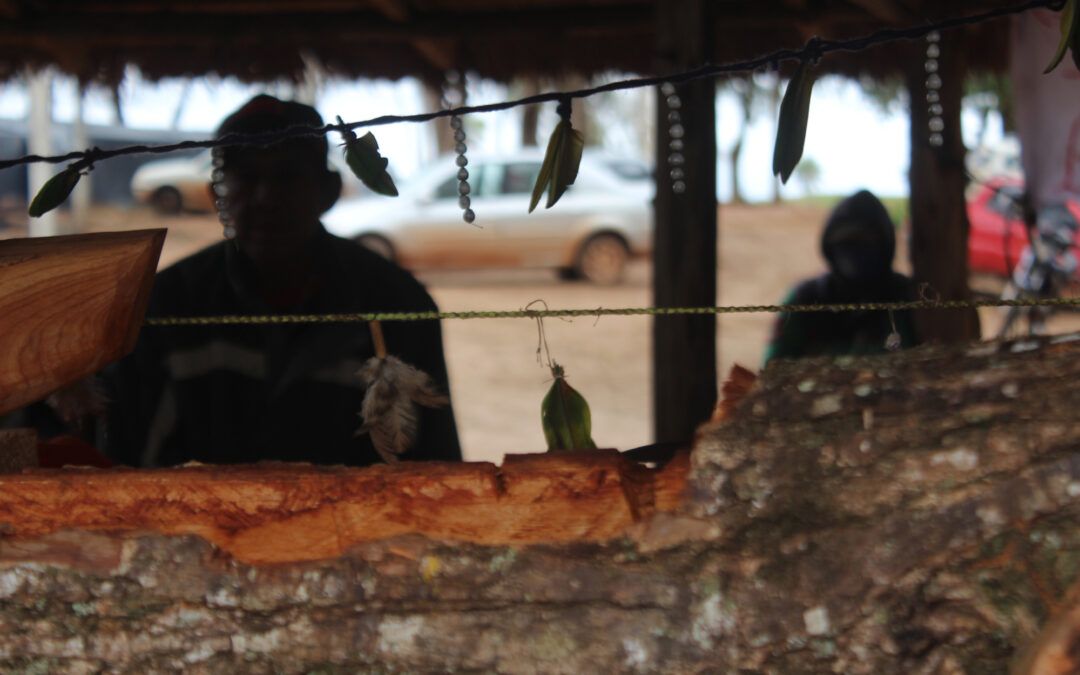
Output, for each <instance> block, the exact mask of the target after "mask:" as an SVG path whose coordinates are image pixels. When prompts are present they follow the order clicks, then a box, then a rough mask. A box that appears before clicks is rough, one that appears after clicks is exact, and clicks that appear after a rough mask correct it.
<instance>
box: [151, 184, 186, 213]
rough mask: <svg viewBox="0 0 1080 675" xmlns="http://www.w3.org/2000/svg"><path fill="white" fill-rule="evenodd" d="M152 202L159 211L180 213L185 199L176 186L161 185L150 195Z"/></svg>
mask: <svg viewBox="0 0 1080 675" xmlns="http://www.w3.org/2000/svg"><path fill="white" fill-rule="evenodd" d="M150 203H151V204H152V205H153V207H154V210H156V211H157V212H158V213H180V208H181V207H183V205H184V200H183V199H182V198H181V197H180V191H179V190H177V189H176V188H174V187H169V186H165V187H160V188H158V189H157V190H155V191H154V194H153V196H151V197H150Z"/></svg>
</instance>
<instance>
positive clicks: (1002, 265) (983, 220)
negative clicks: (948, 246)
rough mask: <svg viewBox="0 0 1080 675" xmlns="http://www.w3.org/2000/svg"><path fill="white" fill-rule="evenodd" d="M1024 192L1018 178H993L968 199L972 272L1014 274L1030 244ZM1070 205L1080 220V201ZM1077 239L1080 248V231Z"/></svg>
mask: <svg viewBox="0 0 1080 675" xmlns="http://www.w3.org/2000/svg"><path fill="white" fill-rule="evenodd" d="M1023 193H1024V184H1023V183H1022V182H1020V181H1018V180H1016V179H1014V178H1003V177H998V178H991V179H990V180H989V181H987V182H986V184H985V185H982V186H980V187H979V189H978V191H977V192H976V194H975V196H974V197H973V198H972V199H971V200H970V201H968V204H967V214H968V220H969V221H970V222H971V230H970V231H969V232H968V266H969V268H970V270H971V271H972V272H979V273H983V274H992V275H994V276H998V277H1002V278H1006V279H1008V278H1010V277H1011V275H1012V271H1013V269H1014V268H1015V267H1016V264H1017V263H1018V262H1019V261H1020V258H1021V256H1022V254H1023V252H1024V248H1026V247H1027V245H1028V232H1027V227H1026V226H1025V225H1024V218H1023V215H1022V214H1021V211H1020V207H1019V204H1018V200H1019V199H1020V197H1021V195H1023ZM1066 208H1068V210H1069V212H1070V213H1071V214H1072V216H1073V218H1075V219H1076V221H1077V222H1080V204H1077V203H1076V202H1075V201H1069V202H1066ZM1073 241H1074V244H1073V245H1074V246H1076V247H1080V231H1078V232H1077V233H1076V234H1075V236H1074V238H1073ZM1074 278H1075V277H1074Z"/></svg>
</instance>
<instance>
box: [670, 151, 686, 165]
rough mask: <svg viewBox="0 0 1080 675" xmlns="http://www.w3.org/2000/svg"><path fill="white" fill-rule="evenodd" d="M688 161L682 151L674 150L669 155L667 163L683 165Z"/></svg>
mask: <svg viewBox="0 0 1080 675" xmlns="http://www.w3.org/2000/svg"><path fill="white" fill-rule="evenodd" d="M684 162H686V158H685V157H683V156H682V153H681V152H673V153H671V154H670V155H668V158H667V163H668V164H669V165H670V166H682V165H683V163H684Z"/></svg>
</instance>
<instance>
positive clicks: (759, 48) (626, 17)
mask: <svg viewBox="0 0 1080 675" xmlns="http://www.w3.org/2000/svg"><path fill="white" fill-rule="evenodd" d="M672 1H675V0H221V1H219V0H183V1H176V2H169V1H165V0H148V1H139V0H52V1H45V2H43V1H42V0H0V20H2V23H0V78H7V77H10V76H12V75H14V74H16V73H18V72H19V70H20V69H21V68H23V67H25V66H36V65H42V64H55V65H57V66H58V67H59V68H60V69H61V70H63V71H65V72H67V73H70V74H73V75H77V76H79V77H80V78H81V79H83V80H84V81H98V82H106V83H108V82H117V81H119V80H120V79H121V78H122V74H123V70H124V66H125V65H126V64H128V63H132V64H135V65H137V66H138V67H139V68H140V69H141V71H142V72H143V74H144V75H145V76H147V77H150V78H160V77H167V76H183V75H203V74H208V73H217V74H220V75H232V76H236V77H239V78H241V79H243V80H246V81H265V80H270V79H275V78H278V77H282V76H285V77H297V76H298V75H299V74H300V73H301V72H303V58H305V57H311V58H314V59H315V60H317V62H318V63H319V64H320V65H322V66H323V67H324V68H326V69H327V70H329V71H330V72H331V73H336V74H341V75H346V76H353V77H381V78H391V79H396V78H400V77H403V76H406V75H413V76H419V77H422V78H425V79H430V80H437V79H440V78H441V75H442V73H443V72H445V71H446V70H448V69H459V70H472V71H475V72H476V73H478V74H480V75H483V76H486V77H491V78H494V79H498V80H504V81H505V80H508V79H510V78H511V77H513V76H515V75H519V74H545V75H557V74H561V73H568V72H576V73H581V74H590V73H595V72H600V71H608V70H622V71H626V72H638V73H651V72H654V71H655V68H656V67H655V63H656V54H655V53H656V48H655V45H656V35H655V26H656V21H655V15H656V3H658V2H672ZM1000 5H1001V3H1000V2H994V1H993V0H953V1H950V2H947V3H942V2H937V1H936V0H716V1H715V2H713V3H712V4H711V11H712V12H713V17H712V22H713V23H714V24H715V27H716V28H715V33H714V35H715V40H714V43H715V50H714V51H715V54H714V56H713V58H712V61H713V62H716V63H724V62H729V61H734V60H741V59H745V58H748V57H751V56H756V55H760V54H762V53H764V52H768V51H771V50H773V49H776V48H780V47H798V46H800V45H802V44H803V43H804V42H805V41H806V39H807V38H808V37H810V36H811V35H820V36H822V37H827V38H834V39H841V38H848V37H854V36H858V35H861V34H866V33H868V32H870V31H873V30H876V29H879V28H883V27H887V26H917V25H921V24H923V23H925V22H926V21H928V20H934V19H937V18H941V17H943V16H946V15H948V16H957V15H963V14H970V13H974V12H978V11H983V10H986V9H990V8H993V7H999V6H1000ZM1005 25H1006V21H1004V20H997V21H993V22H988V23H985V24H981V25H980V26H979V27H977V28H974V29H965V31H966V32H967V34H968V35H969V36H970V37H971V38H972V39H974V40H975V41H976V43H977V44H978V45H979V48H977V49H974V50H971V51H972V53H971V57H972V59H973V60H974V65H976V66H985V67H990V68H1000V67H1001V66H1002V65H1003V59H1004V56H1005V48H1004V47H1005V40H1004V35H1005ZM901 51H902V50H898V49H896V48H894V47H890V46H886V47H880V48H876V49H873V50H869V51H867V52H862V53H860V54H857V55H836V56H830V57H829V58H828V59H826V61H825V66H826V67H827V68H830V69H833V70H839V71H841V72H846V73H849V74H854V73H856V72H858V71H863V72H866V73H870V74H877V75H880V74H883V73H889V72H896V71H897V70H898V68H899V67H900V65H901V63H902V61H901V60H900V58H899V55H898V53H899V52H901Z"/></svg>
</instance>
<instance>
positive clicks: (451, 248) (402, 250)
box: [323, 148, 654, 284]
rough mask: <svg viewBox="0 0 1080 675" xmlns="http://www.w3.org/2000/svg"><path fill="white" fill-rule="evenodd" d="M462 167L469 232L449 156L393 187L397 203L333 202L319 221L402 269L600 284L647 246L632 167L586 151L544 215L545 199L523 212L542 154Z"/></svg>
mask: <svg viewBox="0 0 1080 675" xmlns="http://www.w3.org/2000/svg"><path fill="white" fill-rule="evenodd" d="M468 159H469V163H468V165H467V166H466V168H467V169H468V171H469V179H468V182H469V186H470V194H469V197H470V200H471V208H472V209H473V211H474V212H475V213H476V221H475V222H474V223H473V224H471V225H470V224H468V223H466V222H465V221H464V220H463V219H462V208H461V206H460V205H459V203H458V199H459V196H460V195H459V190H458V185H459V181H458V178H457V173H458V167H457V165H456V164H455V162H454V160H455V157H454V156H453V155H449V156H444V157H442V158H440V159H438V160H437V161H435V162H434V163H432V164H431V165H430V166H428V167H426V168H425V169H422V170H421V171H420V172H419V173H418V174H417V175H416V176H415V177H414V178H413V179H412V180H410V181H408V182H407V183H405V184H403V185H400V186H399V191H400V195H399V196H398V197H397V198H388V197H369V198H354V199H349V198H346V199H342V200H340V201H339V202H338V203H337V205H335V206H334V208H333V209H331V210H330V211H329V212H327V213H326V214H325V215H324V216H323V223H324V224H325V225H326V228H327V229H328V230H329V231H330V232H332V233H334V234H336V235H339V236H342V237H347V238H352V239H355V240H357V241H359V242H360V243H362V244H364V245H365V246H367V247H368V248H370V249H372V250H374V251H376V252H378V253H380V254H382V255H384V256H386V257H387V258H389V259H391V260H394V261H396V262H398V263H399V264H401V265H403V266H405V267H409V268H412V269H421V268H469V267H549V268H554V269H557V270H559V272H560V274H561V276H563V277H564V278H583V279H586V280H588V281H592V282H594V283H600V284H613V283H618V282H619V281H620V280H621V279H622V276H623V272H624V269H625V267H626V262H627V260H628V259H629V258H631V257H632V256H641V255H646V254H647V253H649V251H650V250H651V248H652V204H651V201H652V197H653V194H654V185H653V177H652V173H651V172H650V170H649V168H648V166H646V165H645V164H642V163H641V162H638V161H636V160H632V159H624V158H618V157H613V156H610V155H603V154H599V153H594V152H591V151H589V150H586V152H585V153H584V156H583V157H582V160H581V168H580V170H579V172H578V175H577V179H576V180H575V182H574V184H573V185H572V186H570V188H569V189H568V190H567V191H566V193H565V194H563V196H562V197H561V198H560V199H559V201H558V202H557V203H556V204H555V205H554V206H552V207H551V208H550V209H546V208H544V205H545V204H546V203H547V194H546V193H545V194H544V196H543V197H542V198H541V200H540V203H539V204H538V205H537V207H536V210H535V211H533V212H532V213H529V197H530V195H531V194H532V189H533V185H534V184H535V182H536V175H537V174H538V173H539V171H540V164H541V163H542V162H543V159H544V151H543V150H542V149H539V148H531V149H525V150H522V151H519V152H516V153H514V154H512V155H499V156H483V155H479V154H477V155H472V154H470V155H468Z"/></svg>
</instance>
